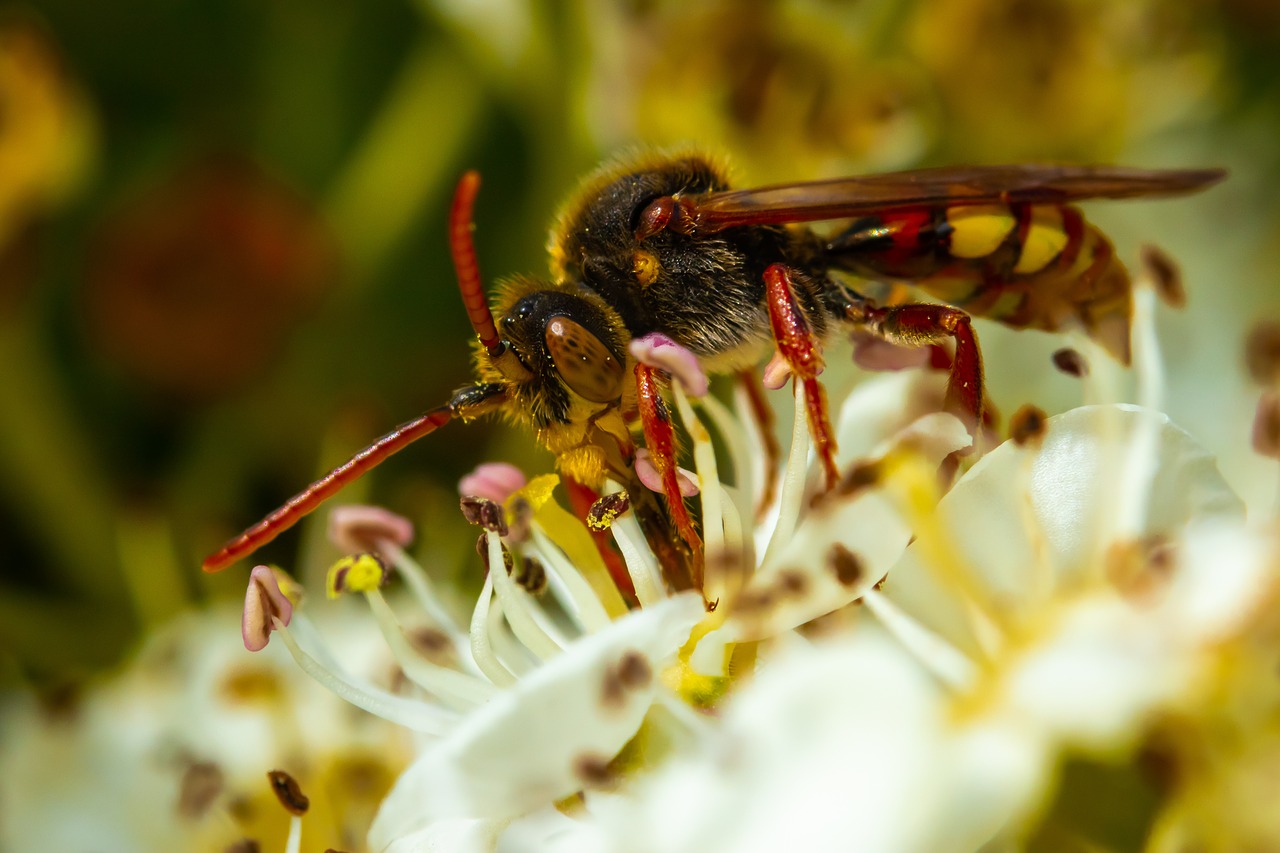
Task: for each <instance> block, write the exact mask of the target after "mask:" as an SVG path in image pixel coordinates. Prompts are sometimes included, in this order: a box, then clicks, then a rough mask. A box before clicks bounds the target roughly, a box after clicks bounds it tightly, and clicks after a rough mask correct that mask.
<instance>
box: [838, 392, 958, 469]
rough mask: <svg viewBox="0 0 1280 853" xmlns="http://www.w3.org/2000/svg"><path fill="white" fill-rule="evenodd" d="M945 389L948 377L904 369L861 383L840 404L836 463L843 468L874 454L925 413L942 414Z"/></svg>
mask: <svg viewBox="0 0 1280 853" xmlns="http://www.w3.org/2000/svg"><path fill="white" fill-rule="evenodd" d="M946 387H947V374H946V373H945V372H942V371H938V370H903V371H899V372H895V373H884V374H880V375H877V376H873V377H871V378H869V379H867V380H866V381H864V382H860V383H859V384H858V387H856V388H854V389H853V391H852V392H851V393H850V394H849V396H847V397H845V399H844V402H843V403H842V404H841V405H840V414H839V415H838V417H837V419H836V446H837V447H838V448H839V458H838V460H837V461H838V462H839V463H840V464H841V465H842V466H843V465H847V464H849V463H851V462H853V460H855V459H861V458H863V457H866V456H871V455H874V453H873V451H874V449H875V448H876V447H878V446H879V445H880V444H882V443H883V442H885V441H886V440H888V439H890V438H892V437H893V436H894V435H895V434H896V433H897V432H898V431H899V430H901V429H902V428H903V427H906V426H907V425H909V424H910V423H911V422H912V421H914V420H916V419H917V418H918V417H920V416H921V415H923V414H925V413H926V412H937V411H940V410H941V409H942V401H943V396H944V394H945V392H946Z"/></svg>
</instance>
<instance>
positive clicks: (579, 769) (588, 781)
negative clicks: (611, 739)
mask: <svg viewBox="0 0 1280 853" xmlns="http://www.w3.org/2000/svg"><path fill="white" fill-rule="evenodd" d="M573 775H574V776H576V777H578V781H580V782H581V783H582V784H583V786H585V787H587V788H603V787H606V786H607V785H609V784H611V783H612V782H613V781H614V779H615V778H616V777H615V775H614V772H613V769H612V768H611V767H610V766H609V759H607V758H605V757H603V756H601V755H596V754H594V753H590V752H586V753H583V754H582V755H579V756H578V757H577V758H575V759H574V760H573Z"/></svg>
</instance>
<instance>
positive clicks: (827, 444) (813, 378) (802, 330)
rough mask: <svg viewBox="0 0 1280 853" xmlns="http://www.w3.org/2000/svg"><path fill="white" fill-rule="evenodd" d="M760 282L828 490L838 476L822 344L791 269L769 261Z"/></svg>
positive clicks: (780, 352) (774, 333)
mask: <svg viewBox="0 0 1280 853" xmlns="http://www.w3.org/2000/svg"><path fill="white" fill-rule="evenodd" d="M764 282H765V302H766V303H767V304H768V308H769V325H770V326H771V327H772V328H773V339H774V342H775V343H776V344H777V346H778V354H779V355H781V356H782V359H783V361H785V362H786V363H787V367H789V368H790V369H791V374H792V375H793V376H794V377H795V378H796V381H797V382H799V383H801V384H802V386H803V387H804V399H805V407H806V414H807V415H808V419H809V433H810V434H811V435H812V436H813V443H814V447H815V448H816V449H817V451H818V458H819V459H820V460H822V469H823V471H824V472H825V474H826V479H827V488H828V489H831V488H834V487H835V484H836V481H837V480H838V479H839V477H840V475H839V471H838V470H837V469H836V436H835V431H834V430H833V429H832V427H831V417H830V415H829V414H828V412H827V395H826V392H825V391H824V390H823V388H822V383H820V382H818V374H819V373H821V372H822V343H821V341H819V339H818V336H817V334H815V333H814V330H813V324H812V323H811V322H810V321H809V318H808V317H807V316H806V315H805V312H804V311H803V310H802V309H801V307H800V303H799V301H798V300H797V299H796V286H795V283H794V282H793V281H792V280H791V272H790V271H789V270H788V269H787V268H786V267H785V266H783V265H782V264H772V265H771V266H770V267H769V268H768V269H766V270H765V271H764Z"/></svg>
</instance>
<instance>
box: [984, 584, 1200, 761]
mask: <svg viewBox="0 0 1280 853" xmlns="http://www.w3.org/2000/svg"><path fill="white" fill-rule="evenodd" d="M1176 630H1177V629H1176V626H1173V625H1169V624H1167V623H1166V624H1161V623H1160V622H1159V621H1158V620H1155V619H1152V618H1150V616H1149V614H1147V613H1144V612H1143V611H1141V610H1136V609H1134V608H1133V607H1132V606H1131V605H1130V604H1129V603H1128V602H1126V601H1124V600H1123V599H1120V598H1118V597H1103V596H1093V597H1092V598H1090V599H1086V600H1084V601H1081V602H1077V603H1075V604H1074V605H1072V606H1069V607H1068V608H1066V609H1065V610H1064V612H1063V614H1062V616H1061V618H1060V620H1059V622H1058V624H1057V625H1054V626H1053V628H1052V629H1051V631H1050V632H1049V634H1048V635H1046V636H1042V637H1039V638H1037V640H1036V642H1034V643H1033V644H1032V645H1031V646H1030V647H1029V648H1028V649H1027V651H1026V652H1025V653H1023V654H1021V655H1018V656H1017V657H1015V658H1014V659H1013V660H1012V661H1010V662H1009V663H1007V664H1006V666H1005V667H1004V675H1003V678H1002V684H1001V686H1000V688H999V690H1000V693H1001V695H1000V696H999V698H998V699H997V700H996V701H997V703H998V705H999V708H998V710H997V711H996V714H997V716H998V717H1001V718H1003V719H1005V720H1007V723H1006V724H1007V725H1009V726H1011V727H1021V728H1024V729H1027V730H1029V731H1031V732H1033V733H1034V734H1035V735H1036V736H1038V737H1041V738H1043V739H1045V741H1046V742H1047V743H1051V744H1054V745H1057V744H1070V745H1074V746H1077V747H1080V748H1084V749H1089V750H1095V751H1099V750H1111V749H1115V748H1119V747H1122V746H1126V745H1128V744H1129V742H1130V741H1131V739H1132V738H1133V737H1135V736H1136V735H1137V733H1138V732H1139V730H1140V727H1141V726H1142V725H1143V724H1145V723H1146V722H1147V721H1148V717H1149V715H1150V714H1151V713H1152V712H1153V711H1154V709H1155V708H1156V707H1157V706H1158V705H1160V704H1161V703H1164V702H1166V701H1168V700H1170V699H1172V698H1173V697H1174V696H1176V695H1177V694H1178V693H1179V692H1180V691H1182V690H1184V689H1185V688H1186V687H1188V686H1189V684H1190V680H1191V678H1192V676H1193V675H1194V672H1195V669H1194V660H1193V659H1192V658H1191V657H1190V656H1188V655H1184V654H1179V653H1178V649H1177V643H1176V640H1175V637H1174V635H1175V634H1176Z"/></svg>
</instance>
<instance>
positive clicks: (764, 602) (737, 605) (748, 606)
mask: <svg viewBox="0 0 1280 853" xmlns="http://www.w3.org/2000/svg"><path fill="white" fill-rule="evenodd" d="M776 598H777V594H776V593H775V591H774V590H773V589H771V588H768V587H763V588H756V589H744V590H743V591H742V592H741V593H740V594H739V595H738V598H737V599H736V600H735V601H734V602H733V612H734V613H736V614H741V615H745V616H749V615H751V614H752V613H759V612H762V611H765V610H768V609H769V608H770V607H772V606H773V602H774V600H775V599H776Z"/></svg>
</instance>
